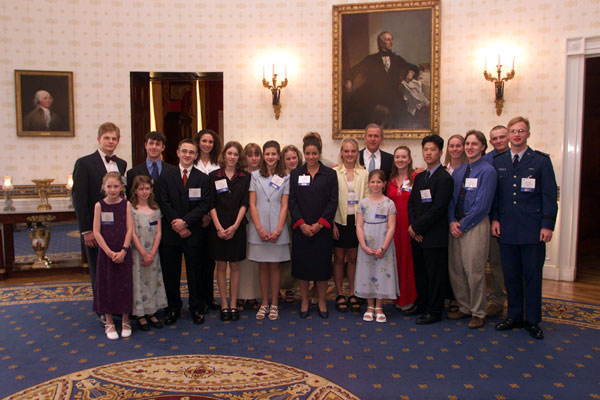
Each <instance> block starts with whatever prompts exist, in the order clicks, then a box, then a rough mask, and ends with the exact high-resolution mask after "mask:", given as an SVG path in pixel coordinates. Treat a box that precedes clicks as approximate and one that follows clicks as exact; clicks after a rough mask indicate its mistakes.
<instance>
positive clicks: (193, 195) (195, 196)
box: [188, 183, 227, 200]
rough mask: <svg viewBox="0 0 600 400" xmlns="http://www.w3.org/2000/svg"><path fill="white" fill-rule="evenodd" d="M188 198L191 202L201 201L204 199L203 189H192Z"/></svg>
mask: <svg viewBox="0 0 600 400" xmlns="http://www.w3.org/2000/svg"><path fill="white" fill-rule="evenodd" d="M225 184H227V183H225ZM188 196H189V199H190V200H200V198H201V197H202V189H200V188H190V190H189V194H188Z"/></svg>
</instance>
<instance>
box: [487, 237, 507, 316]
mask: <svg viewBox="0 0 600 400" xmlns="http://www.w3.org/2000/svg"><path fill="white" fill-rule="evenodd" d="M489 260H490V293H489V294H490V296H489V298H490V302H492V303H493V304H496V305H498V306H501V307H504V302H505V301H506V292H505V290H504V273H503V272H502V260H501V259H500V246H499V245H498V238H497V237H495V236H490V251H489Z"/></svg>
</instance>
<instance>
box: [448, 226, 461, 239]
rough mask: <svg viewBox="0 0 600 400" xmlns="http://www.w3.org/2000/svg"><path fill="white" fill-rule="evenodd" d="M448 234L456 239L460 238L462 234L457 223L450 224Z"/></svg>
mask: <svg viewBox="0 0 600 400" xmlns="http://www.w3.org/2000/svg"><path fill="white" fill-rule="evenodd" d="M450 234H451V235H452V236H454V237H455V238H457V239H460V238H461V237H462V235H463V232H462V231H461V230H460V223H459V222H450Z"/></svg>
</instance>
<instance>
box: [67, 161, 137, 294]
mask: <svg viewBox="0 0 600 400" xmlns="http://www.w3.org/2000/svg"><path fill="white" fill-rule="evenodd" d="M116 163H117V167H118V168H119V172H120V173H121V175H124V174H125V171H126V170H127V161H125V160H122V159H120V158H117V160H116ZM104 175H106V167H105V166H104V162H103V161H102V158H101V155H100V153H99V152H98V151H95V152H93V153H92V154H90V155H87V156H85V157H81V158H80V159H78V160H77V161H75V167H74V168H73V192H72V193H73V207H74V208H75V215H76V216H77V224H78V225H79V232H80V233H83V232H91V231H92V229H93V225H94V206H95V205H96V203H97V202H98V201H100V200H101V199H102V198H104V195H103V193H102V179H103V178H104ZM82 240H83V237H82ZM84 247H85V253H86V256H87V259H88V266H89V269H90V279H91V282H92V290H93V289H94V287H95V285H96V259H97V258H98V248H97V247H88V246H84Z"/></svg>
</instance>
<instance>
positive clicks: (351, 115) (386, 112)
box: [333, 0, 441, 139]
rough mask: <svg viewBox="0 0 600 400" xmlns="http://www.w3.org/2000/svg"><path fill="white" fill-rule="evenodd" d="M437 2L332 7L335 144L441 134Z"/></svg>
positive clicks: (438, 13)
mask: <svg viewBox="0 0 600 400" xmlns="http://www.w3.org/2000/svg"><path fill="white" fill-rule="evenodd" d="M440 8H441V6H440V0H422V1H418V0H417V1H394V2H385V3H360V4H344V5H337V6H333V138H334V139H339V138H342V137H346V136H355V137H359V136H363V135H364V129H365V127H366V126H367V125H368V124H369V123H373V122H374V123H377V124H380V125H381V126H383V128H384V132H385V137H388V138H422V137H425V136H426V135H429V134H438V133H439V123H440V122H439V119H440Z"/></svg>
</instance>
